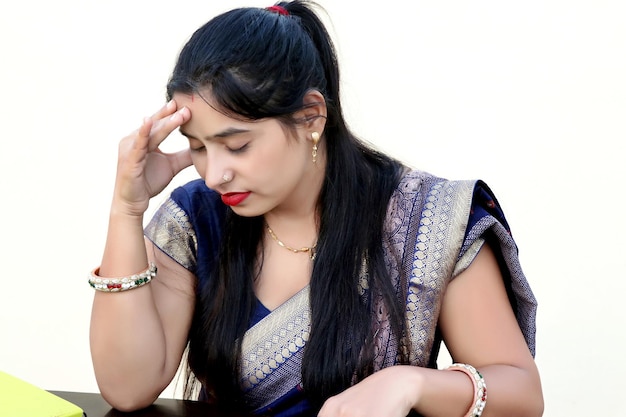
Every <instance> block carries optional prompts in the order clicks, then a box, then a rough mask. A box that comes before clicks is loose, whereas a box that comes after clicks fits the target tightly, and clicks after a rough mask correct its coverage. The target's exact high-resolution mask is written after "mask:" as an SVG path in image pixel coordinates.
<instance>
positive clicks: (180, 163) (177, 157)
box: [168, 148, 192, 174]
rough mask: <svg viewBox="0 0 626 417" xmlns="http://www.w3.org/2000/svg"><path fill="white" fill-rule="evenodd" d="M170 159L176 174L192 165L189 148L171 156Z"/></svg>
mask: <svg viewBox="0 0 626 417" xmlns="http://www.w3.org/2000/svg"><path fill="white" fill-rule="evenodd" d="M168 157H169V158H170V160H171V164H172V170H173V171H174V173H175V174H178V173H179V172H180V171H182V170H183V169H185V168H187V167H189V166H191V165H192V161H191V152H190V151H189V148H186V149H183V150H181V151H178V152H174V153H172V154H169V155H168Z"/></svg>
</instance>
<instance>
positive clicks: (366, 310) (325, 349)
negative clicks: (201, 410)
mask: <svg viewBox="0 0 626 417" xmlns="http://www.w3.org/2000/svg"><path fill="white" fill-rule="evenodd" d="M277 5H279V6H281V7H282V8H284V9H285V10H286V11H287V12H288V14H287V15H285V14H280V13H276V12H273V11H270V10H267V9H261V8H239V9H234V10H231V11H229V12H226V13H224V14H222V15H219V16H217V17H216V18H214V19H212V20H211V21H209V22H208V23H206V24H205V25H204V26H202V27H200V28H199V29H198V30H197V31H196V32H195V33H194V34H193V35H192V37H191V38H190V40H189V41H188V43H187V44H186V45H185V46H184V48H183V49H182V51H181V53H180V56H179V58H178V61H177V64H176V66H175V69H174V71H173V74H172V76H171V78H170V81H169V83H168V86H167V94H168V96H169V97H171V96H172V95H173V94H174V93H176V92H179V93H205V94H208V95H210V97H211V100H212V103H214V104H215V105H216V107H217V108H219V109H220V110H221V111H224V112H227V113H229V114H233V115H239V116H240V117H244V118H247V119H252V120H254V119H261V118H268V117H274V118H278V119H279V120H280V121H281V122H283V123H285V125H286V126H290V125H291V126H293V125H295V124H297V123H299V122H301V121H299V120H296V119H295V118H293V117H292V116H293V114H294V113H295V112H297V111H298V110H301V109H302V108H303V99H304V96H305V94H306V93H307V92H308V91H310V90H311V89H315V90H317V91H319V92H320V93H322V95H323V96H324V98H325V102H326V107H327V121H326V126H325V130H324V139H325V141H326V142H325V144H326V154H327V162H326V164H327V165H326V173H325V179H324V183H323V186H322V190H321V194H320V196H319V199H318V207H317V211H318V215H319V235H318V243H317V255H316V258H315V262H314V265H313V272H312V277H311V282H310V307H311V332H310V337H309V340H308V342H307V345H306V347H305V351H304V356H303V364H302V378H303V385H304V387H305V391H306V393H307V395H308V397H309V399H310V400H311V402H312V403H313V404H314V405H315V406H319V405H321V403H322V402H323V401H324V400H325V399H326V398H328V397H329V396H331V395H334V394H337V393H339V392H341V391H343V390H345V389H346V388H347V387H349V386H350V385H351V384H352V383H353V382H354V381H355V380H357V381H358V380H360V379H362V378H364V377H365V376H367V375H369V374H371V372H372V370H373V356H374V349H373V342H374V335H373V334H374V330H373V327H372V296H373V295H377V294H382V297H383V300H384V302H385V306H386V310H387V312H388V315H389V319H390V321H391V324H392V332H393V334H394V335H395V337H396V338H397V339H398V341H399V340H400V338H401V337H402V334H403V331H404V328H403V318H402V317H403V316H402V313H403V311H402V309H401V308H400V303H399V302H398V298H397V295H396V294H395V290H394V289H393V288H392V285H391V283H390V280H389V274H388V272H387V270H386V268H385V262H384V258H383V221H384V219H385V215H386V211H387V204H388V201H389V198H390V197H391V194H392V192H393V190H394V189H395V187H396V186H397V184H398V181H399V179H400V175H401V172H402V165H401V164H400V163H399V162H398V161H396V160H394V159H392V158H390V157H388V156H386V155H384V154H382V153H380V152H378V151H376V150H375V149H373V148H372V147H370V146H368V145H367V144H365V143H364V142H362V141H360V140H358V139H357V138H356V137H355V136H354V135H353V134H352V133H351V132H350V130H349V129H348V127H347V125H346V122H345V120H344V117H343V113H342V109H341V103H340V92H339V66H338V63H337V57H336V53H335V49H334V45H333V43H332V41H331V38H330V36H329V34H328V32H327V31H326V28H325V27H324V24H323V23H322V21H321V20H320V18H319V16H318V15H317V14H316V13H315V11H314V6H317V5H315V4H314V3H312V2H310V1H306V0H296V1H291V2H280V3H277ZM222 236H223V238H222V244H221V250H220V252H219V254H218V256H217V259H216V260H215V262H213V263H212V266H211V267H210V269H208V270H202V269H200V268H199V269H198V270H197V271H196V272H197V275H198V277H199V280H198V281H199V282H201V283H202V284H199V285H198V288H197V299H196V309H195V312H194V318H193V323H192V326H191V330H190V334H189V350H188V364H189V367H190V369H191V371H192V372H193V375H195V377H196V378H197V379H198V380H199V381H200V382H201V383H202V384H203V386H204V387H205V390H206V392H207V393H208V395H209V396H210V397H213V398H215V399H216V400H217V402H218V403H222V404H227V405H229V406H237V405H239V406H244V407H245V404H244V403H243V399H242V396H241V388H240V386H239V382H238V381H239V369H240V362H239V361H240V354H241V346H240V341H241V340H242V338H243V335H244V333H245V332H246V330H247V329H248V325H249V323H250V319H251V317H252V314H253V312H254V308H255V306H256V298H255V295H254V292H253V281H254V279H255V277H256V274H257V268H256V267H255V266H256V265H258V263H257V256H258V253H259V245H261V241H262V236H263V218H262V217H249V218H246V217H241V216H237V215H236V214H234V213H233V212H232V211H231V210H228V211H227V215H226V219H225V222H224V226H223V234H222ZM199 264H203V263H199ZM364 267H365V268H366V269H367V271H368V275H369V284H368V285H369V290H368V291H367V292H366V296H365V297H363V296H362V295H361V294H360V293H359V277H360V274H361V272H362V270H363V268H364Z"/></svg>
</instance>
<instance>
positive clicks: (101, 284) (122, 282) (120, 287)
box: [88, 262, 157, 292]
mask: <svg viewBox="0 0 626 417" xmlns="http://www.w3.org/2000/svg"><path fill="white" fill-rule="evenodd" d="M99 271H100V268H99V267H98V268H96V269H94V270H93V271H92V272H91V274H89V281H88V282H89V285H90V286H91V288H93V289H94V290H97V291H103V292H119V291H128V290H132V289H134V288H139V287H141V286H143V285H146V284H147V283H149V282H150V281H152V278H154V277H155V276H156V273H157V267H156V265H155V264H154V263H152V262H151V263H150V266H149V267H148V269H146V270H145V271H143V272H140V273H139V274H135V275H131V276H128V277H121V278H104V277H100V276H98V272H99Z"/></svg>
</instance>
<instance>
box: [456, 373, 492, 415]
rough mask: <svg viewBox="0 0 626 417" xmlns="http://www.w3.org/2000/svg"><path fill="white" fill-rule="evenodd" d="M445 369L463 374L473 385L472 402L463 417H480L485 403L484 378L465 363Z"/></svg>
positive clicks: (485, 388) (485, 389)
mask: <svg viewBox="0 0 626 417" xmlns="http://www.w3.org/2000/svg"><path fill="white" fill-rule="evenodd" d="M446 369H447V370H449V371H459V372H463V373H464V374H466V375H467V376H469V377H470V379H471V380H472V384H473V385H474V401H473V402H472V405H471V406H470V409H469V411H468V412H467V414H466V415H465V417H480V415H481V414H482V413H483V410H484V409H485V404H486V403H487V385H486V384H485V378H483V376H482V375H481V374H480V372H478V371H477V370H476V368H474V367H473V366H472V365H467V364H465V363H453V364H452V365H450V366H449V367H448V368H446Z"/></svg>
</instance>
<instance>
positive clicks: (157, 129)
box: [142, 107, 191, 151]
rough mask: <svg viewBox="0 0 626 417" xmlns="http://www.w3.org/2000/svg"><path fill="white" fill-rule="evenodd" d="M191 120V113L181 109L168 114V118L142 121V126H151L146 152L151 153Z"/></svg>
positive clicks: (184, 108)
mask: <svg viewBox="0 0 626 417" xmlns="http://www.w3.org/2000/svg"><path fill="white" fill-rule="evenodd" d="M190 118H191V112H190V111H189V109H188V108H186V107H182V108H181V109H179V110H177V111H176V112H174V113H172V114H169V115H168V116H166V117H164V118H161V119H158V120H154V118H149V120H150V123H148V120H144V126H145V125H146V124H151V126H150V127H151V129H150V132H149V136H150V138H149V139H150V140H149V142H148V150H149V151H153V150H155V149H156V148H158V147H159V145H160V144H161V143H162V142H163V141H164V140H165V138H167V137H168V136H169V135H170V134H171V133H172V132H173V131H174V130H175V129H177V128H179V127H180V126H181V125H183V124H185V123H187V122H188V121H189V119H190ZM142 127H143V126H142Z"/></svg>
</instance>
